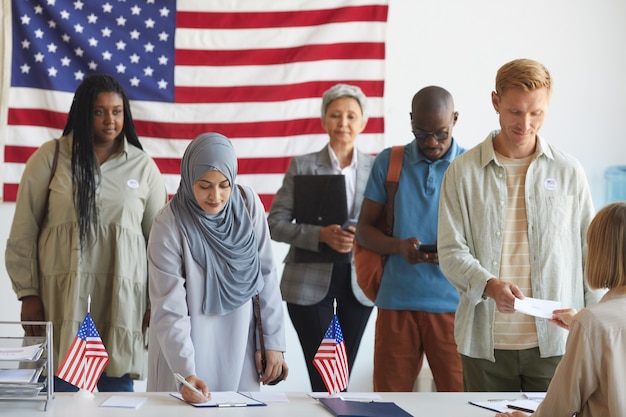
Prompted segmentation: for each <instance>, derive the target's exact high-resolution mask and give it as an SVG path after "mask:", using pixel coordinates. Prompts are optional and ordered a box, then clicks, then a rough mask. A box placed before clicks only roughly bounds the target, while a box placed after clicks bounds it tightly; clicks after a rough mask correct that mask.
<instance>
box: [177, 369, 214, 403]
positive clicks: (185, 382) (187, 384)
mask: <svg viewBox="0 0 626 417" xmlns="http://www.w3.org/2000/svg"><path fill="white" fill-rule="evenodd" d="M174 378H176V380H177V381H178V382H180V383H181V384H183V385H184V386H186V387H187V388H189V389H190V390H191V391H193V392H195V393H196V394H198V395H202V396H203V397H205V398H206V397H207V396H206V395H204V394H203V393H202V391H200V390H199V389H198V388H196V387H194V386H193V385H191V384H190V383H189V382H187V380H186V379H185V378H184V377H183V376H182V375H181V374H179V373H174Z"/></svg>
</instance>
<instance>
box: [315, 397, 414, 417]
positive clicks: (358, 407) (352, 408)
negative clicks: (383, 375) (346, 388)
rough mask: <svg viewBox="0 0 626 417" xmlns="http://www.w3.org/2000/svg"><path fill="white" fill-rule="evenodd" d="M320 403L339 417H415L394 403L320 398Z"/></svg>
mask: <svg viewBox="0 0 626 417" xmlns="http://www.w3.org/2000/svg"><path fill="white" fill-rule="evenodd" d="M319 402H320V403H322V405H323V406H324V407H325V408H326V409H327V410H328V411H330V412H331V413H333V415H334V416H337V417H379V416H385V417H413V415H412V414H409V413H407V412H406V411H405V410H403V409H402V408H400V407H399V406H398V405H397V404H396V403H392V402H378V401H372V402H362V401H348V400H342V399H341V398H320V399H319Z"/></svg>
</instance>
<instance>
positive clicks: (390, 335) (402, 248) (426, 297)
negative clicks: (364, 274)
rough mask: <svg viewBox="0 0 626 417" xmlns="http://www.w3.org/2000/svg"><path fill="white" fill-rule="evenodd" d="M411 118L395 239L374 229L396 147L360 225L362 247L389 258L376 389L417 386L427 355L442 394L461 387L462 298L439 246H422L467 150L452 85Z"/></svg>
mask: <svg viewBox="0 0 626 417" xmlns="http://www.w3.org/2000/svg"><path fill="white" fill-rule="evenodd" d="M410 116H411V129H412V131H413V135H414V137H415V139H414V140H413V141H412V142H410V143H409V144H407V145H406V146H405V147H404V154H403V158H402V170H401V171H400V181H399V184H398V190H397V192H396V195H395V199H394V223H393V233H392V236H387V235H385V234H384V233H383V232H381V231H380V230H379V229H378V228H377V227H376V223H377V219H378V218H379V216H380V214H381V213H382V212H383V209H384V205H385V203H386V201H387V191H386V188H385V181H386V177H387V168H388V166H389V162H390V156H391V148H387V149H384V150H383V151H382V152H381V153H380V154H379V155H378V156H377V157H376V159H375V160H374V165H373V167H372V171H371V173H370V177H369V179H368V183H367V187H366V188H365V193H364V199H363V204H362V206H361V214H360V217H359V221H358V224H357V232H356V237H357V240H358V242H359V244H360V245H362V246H364V247H366V248H368V249H370V250H372V251H374V252H378V253H381V254H385V255H388V256H387V261H386V263H385V267H384V272H383V276H382V282H381V285H380V289H379V292H378V295H377V297H376V306H377V308H378V317H377V320H376V335H375V345H374V391H394V392H402V391H413V387H414V385H415V381H416V379H417V377H418V375H419V373H420V370H421V368H422V363H423V359H424V355H426V358H427V360H428V363H429V365H430V368H431V371H432V374H433V379H434V382H435V386H436V389H437V391H463V374H462V366H461V359H460V357H459V354H458V351H457V346H456V343H455V341H454V315H455V312H456V309H457V306H458V302H459V295H458V293H457V291H456V289H455V288H454V287H453V286H452V284H450V282H448V280H447V279H446V278H445V276H444V275H443V274H442V272H441V269H440V268H439V258H438V255H437V251H436V246H435V249H434V251H431V249H428V251H427V249H425V245H436V243H437V222H438V207H439V192H440V188H441V182H442V180H443V175H444V173H445V171H446V169H447V168H448V166H449V165H450V163H451V162H452V160H453V159H454V158H455V157H457V156H458V155H460V154H461V153H463V152H464V151H465V149H463V148H462V147H460V146H459V145H458V144H457V143H456V141H455V140H454V139H453V137H452V128H453V127H454V125H455V124H456V122H457V119H458V116H459V114H458V112H456V111H455V109H454V100H453V98H452V95H451V94H450V93H449V92H448V91H447V90H445V89H443V88H441V87H437V86H429V87H425V88H423V89H421V90H420V91H418V92H417V93H416V94H415V96H414V97H413V100H412V105H411V113H410ZM422 245H423V246H422Z"/></svg>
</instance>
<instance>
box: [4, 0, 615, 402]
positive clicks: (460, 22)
mask: <svg viewBox="0 0 626 417" xmlns="http://www.w3.org/2000/svg"><path fill="white" fill-rule="evenodd" d="M390 3H391V4H390V9H389V19H388V28H389V29H388V41H387V75H386V85H385V105H386V112H385V122H386V125H385V131H386V137H387V139H386V143H387V145H393V144H402V143H406V142H408V141H409V140H410V139H411V132H410V130H409V126H410V125H409V111H410V103H411V98H412V96H413V94H414V93H415V92H416V91H417V90H419V89H420V88H422V87H424V86H426V85H432V84H436V85H440V86H442V87H445V88H447V89H448V90H449V91H450V92H451V93H452V94H453V96H454V98H455V101H456V107H457V110H458V111H459V113H460V117H459V122H458V124H457V127H456V128H455V132H454V133H455V134H454V136H455V138H456V139H457V140H459V142H460V143H461V144H463V145H464V146H466V147H470V146H473V145H476V144H477V143H479V142H480V141H482V140H483V139H484V138H485V137H486V135H487V134H488V132H489V131H490V130H492V129H495V128H497V127H498V126H497V118H496V115H495V112H494V110H493V108H492V107H491V104H490V93H491V91H492V90H493V88H494V79H495V74H496V71H497V70H498V68H499V67H500V66H501V65H502V64H504V63H505V62H507V61H509V60H511V59H515V58H522V57H526V58H533V59H537V60H539V61H541V62H542V63H543V64H544V65H546V66H547V68H548V69H549V70H550V72H551V73H552V76H553V78H554V92H553V98H552V103H551V106H550V113H549V115H548V118H547V121H546V124H545V125H544V128H543V130H542V132H541V133H542V134H543V136H544V137H546V138H547V139H548V140H549V141H551V142H552V143H553V144H555V145H557V146H558V147H560V148H561V149H563V150H566V151H567V152H570V153H571V154H573V155H574V156H576V157H577V158H578V159H579V160H580V161H581V162H582V164H583V166H584V168H585V171H586V173H587V176H588V178H589V182H590V186H591V191H592V195H593V198H594V201H595V203H596V206H597V207H600V206H602V205H604V204H605V199H604V195H605V183H604V170H605V169H606V167H608V166H610V165H622V164H626V135H624V131H623V129H622V124H623V119H624V115H625V114H626V52H625V51H626V48H625V46H626V45H625V43H626V2H624V1H623V0H598V1H594V2H591V1H588V0H549V1H546V0H526V1H524V2H512V1H507V0H476V1H467V0H433V1H429V2H427V1H424V0H421V1H418V0H391V1H390ZM14 210H15V205H14V204H8V203H5V204H0V219H2V220H0V258H1V259H0V260H1V264H2V265H4V247H5V243H6V238H7V236H8V231H9V227H10V222H11V218H12V217H13V212H14ZM274 247H275V254H276V259H277V262H279V263H280V262H281V261H282V258H283V256H284V254H285V252H286V245H283V244H278V243H276V244H275V245H274ZM374 318H375V314H373V315H372V319H370V323H369V325H368V328H367V330H366V334H365V336H364V338H363V343H362V345H361V350H360V352H359V356H358V358H357V361H356V364H355V366H354V369H353V370H352V378H351V386H350V388H351V390H352V391H366V390H370V389H371V368H372V355H373V322H374ZM18 319H19V303H18V302H17V301H16V300H15V297H14V294H13V292H12V290H11V286H10V283H9V279H8V277H7V276H6V272H5V271H4V268H3V267H2V266H0V320H18ZM287 328H288V349H289V351H288V352H287V360H288V363H289V365H290V368H291V373H290V378H289V380H288V381H287V382H285V383H281V384H280V385H278V386H276V387H274V388H269V389H272V390H282V391H308V390H309V389H310V388H309V385H308V380H307V377H306V368H305V365H304V360H303V357H302V354H301V351H300V346H299V343H298V340H297V337H296V335H295V332H294V331H293V328H292V327H291V323H290V322H289V321H288V326H287ZM139 389H141V386H139Z"/></svg>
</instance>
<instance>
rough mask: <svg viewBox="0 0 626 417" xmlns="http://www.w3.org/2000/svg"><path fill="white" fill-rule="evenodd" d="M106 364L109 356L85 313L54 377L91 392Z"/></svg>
mask: <svg viewBox="0 0 626 417" xmlns="http://www.w3.org/2000/svg"><path fill="white" fill-rule="evenodd" d="M108 363H109V355H108V354H107V351H106V349H105V348H104V344H102V339H100V335H99V334H98V331H97V330H96V326H95V324H94V323H93V320H92V319H91V314H90V313H87V315H86V316H85V319H84V320H83V322H82V324H81V325H80V328H79V329H78V333H76V337H74V341H73V342H72V344H71V346H70V348H69V349H68V351H67V354H66V355H65V359H63V362H62V363H61V365H60V366H59V369H58V370H57V373H56V376H58V377H59V378H61V379H63V380H65V381H67V382H69V383H70V384H72V385H75V386H77V387H78V388H81V389H84V390H87V391H89V392H93V390H94V389H95V388H96V384H97V383H98V380H99V379H100V375H102V372H103V371H104V368H105V367H106V366H107V364H108Z"/></svg>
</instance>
